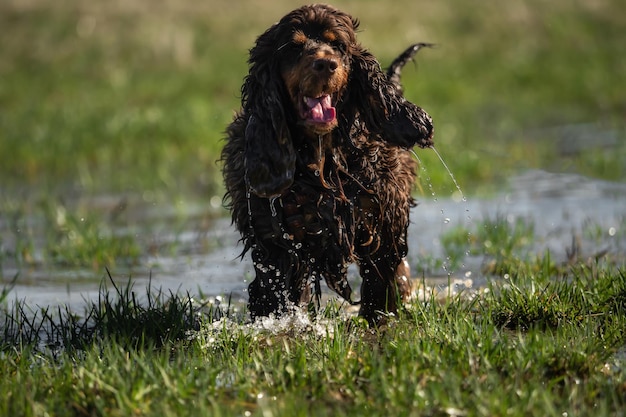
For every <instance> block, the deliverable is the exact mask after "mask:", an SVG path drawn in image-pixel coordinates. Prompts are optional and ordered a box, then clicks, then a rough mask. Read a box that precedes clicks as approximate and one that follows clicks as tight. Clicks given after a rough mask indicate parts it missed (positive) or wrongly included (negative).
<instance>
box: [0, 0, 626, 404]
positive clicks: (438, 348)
mask: <svg viewBox="0 0 626 417" xmlns="http://www.w3.org/2000/svg"><path fill="white" fill-rule="evenodd" d="M335 5H336V6H339V7H340V8H342V9H345V10H346V11H349V12H351V13H353V14H354V15H356V16H358V17H359V18H360V19H361V22H362V30H361V32H360V33H359V38H360V40H361V41H362V43H363V44H364V45H365V46H367V47H368V48H369V49H371V50H372V52H374V53H375V54H376V56H378V57H379V58H380V60H381V62H382V63H383V64H386V63H388V62H390V60H391V59H392V58H393V57H394V56H395V55H396V54H397V53H398V52H400V51H401V50H402V49H403V48H404V47H405V46H406V45H408V44H410V43H412V42H419V41H422V42H433V43H436V44H437V45H438V47H437V48H435V49H428V50H424V51H421V52H420V55H419V56H418V59H417V63H416V66H415V67H411V66H408V67H407V68H406V70H405V73H404V74H405V75H404V78H403V81H404V83H405V90H406V95H407V96H408V98H409V99H411V100H413V101H415V102H416V103H418V104H419V105H421V106H423V107H424V108H425V109H427V110H428V111H429V113H430V114H431V115H432V116H433V118H434V120H435V125H436V138H435V140H436V146H437V149H438V150H439V151H440V152H441V154H442V155H443V157H444V159H445V160H446V162H447V164H448V165H449V166H450V169H451V171H452V173H453V174H454V176H455V178H456V179H457V180H458V182H459V183H460V186H461V188H462V190H463V192H464V193H466V194H468V195H484V194H488V193H491V192H493V191H494V190H497V189H499V188H500V187H502V186H503V185H504V184H505V183H506V179H507V178H508V177H509V176H510V175H511V174H513V173H516V172H519V171H523V170H526V169H528V168H543V169H548V170H553V171H569V172H577V173H581V174H584V175H589V176H593V177H598V178H605V179H610V180H617V181H623V180H624V179H626V171H625V169H626V167H625V165H624V163H623V161H624V160H625V159H626V140H625V139H624V137H625V136H624V134H625V133H624V132H625V128H626V124H625V122H624V111H625V110H626V103H625V102H624V97H626V81H625V80H624V77H623V75H622V74H624V73H626V54H624V53H623V50H624V48H623V34H624V33H626V14H624V13H623V12H622V8H623V6H622V4H621V3H620V2H619V1H617V0H600V1H594V2H584V1H574V2H567V1H564V0H557V1H552V2H544V1H539V0H531V1H528V2H524V3H520V2H493V4H488V3H484V4H474V3H468V2H463V1H461V0H450V1H445V2H430V3H424V2H411V1H397V2H392V3H390V2H381V1H373V0H366V1H359V2H356V1H354V0H342V1H337V2H335ZM293 7H294V5H293V3H289V2H287V1H284V0H278V1H273V2H266V3H259V2H253V1H251V0H243V1H240V2H231V3H228V4H221V3H217V2H208V3H198V2H189V1H179V2H166V3H163V4H159V5H158V7H157V6H155V5H154V4H153V2H149V1H146V0H131V1H127V2H121V3H116V4H113V3H111V4H108V3H107V4H96V3H89V2H78V1H72V0H64V1H59V2H54V3H46V2H43V1H38V0H35V1H30V2H27V3H21V2H12V1H9V2H3V3H1V4H0V27H1V28H2V33H3V36H2V37H0V79H1V80H2V82H0V178H1V179H2V181H1V185H0V228H1V229H0V230H1V231H2V235H1V236H0V278H2V280H3V281H4V282H8V284H6V286H5V287H4V288H3V289H2V291H1V292H0V392H1V393H2V398H3V401H0V415H7V416H18V415H20V416H44V415H51V416H54V415H59V416H61V415H63V416H65V415H71V416H87V415H107V416H116V415H119V416H129V415H137V416H143V415H145V416H174V415H175V416H185V415H190V416H196V415H225V416H226V415H244V416H246V415H263V416H267V415H290V416H292V415H320V416H321V415H415V416H418V415H419V416H466V415H467V416H474V415H476V416H478V415H481V416H482V415H498V416H502V415H510V416H528V415H537V416H546V415H554V416H563V415H568V416H572V415H577V416H605V415H606V416H610V415H620V414H621V413H623V409H624V407H625V406H626V404H625V400H624V398H626V375H625V371H624V369H625V360H626V356H625V348H624V346H625V344H626V343H625V342H626V340H625V337H624V334H626V314H625V312H626V305H625V301H624V300H626V273H625V272H624V266H623V259H612V258H611V257H610V256H611V254H608V255H606V256H605V255H602V254H600V255H598V256H597V257H595V258H594V257H592V258H591V260H590V261H587V260H586V259H577V258H576V256H572V257H571V259H570V262H568V263H566V264H558V265H557V264H555V262H554V261H553V260H552V258H551V255H550V254H549V253H538V254H536V253H530V252H529V251H528V243H529V242H530V241H532V240H533V239H535V238H536V237H535V234H534V232H535V231H534V227H533V225H532V224H531V223H529V222H525V221H522V220H516V221H514V222H509V221H507V219H506V218H504V217H496V218H494V219H486V220H485V222H483V223H480V224H477V225H476V226H475V228H473V229H471V230H470V229H465V228H459V229H455V230H452V231H451V232H449V233H448V234H446V235H444V236H442V244H443V246H444V249H445V251H446V254H445V257H446V260H445V261H444V260H442V259H436V258H434V257H432V258H428V259H424V260H422V261H419V262H423V263H424V264H428V265H430V266H429V268H431V269H435V268H438V267H440V266H441V265H444V264H447V265H448V266H451V267H454V266H455V262H456V265H457V266H458V264H460V263H461V262H462V261H463V258H464V257H465V256H468V255H469V256H484V257H485V259H486V260H487V261H488V262H485V272H486V273H488V274H489V275H496V276H500V277H504V280H500V281H495V282H496V283H494V284H493V285H491V286H490V287H488V288H487V289H484V290H483V291H480V292H478V293H476V294H472V295H471V296H470V297H465V296H464V295H462V296H459V297H457V298H452V299H450V298H447V299H444V300H443V301H442V300H440V299H439V298H437V299H435V298H433V299H429V300H426V302H424V303H415V304H414V305H412V306H409V307H407V309H406V311H402V312H401V313H400V314H399V315H398V317H397V318H396V319H394V320H391V321H390V322H389V324H388V325H387V326H386V327H384V328H378V329H369V328H367V326H366V325H365V324H364V323H363V322H362V321H360V320H358V319H356V318H354V317H351V316H349V315H347V314H346V313H345V312H344V311H343V310H342V309H341V308H340V307H339V306H336V305H331V306H329V307H328V308H327V309H326V310H325V311H323V312H321V314H320V315H319V316H318V318H317V319H311V318H309V317H308V316H306V315H301V314H295V315H293V316H290V318H289V319H288V320H286V321H278V320H273V321H271V320H270V321H268V322H266V323H264V324H263V323H260V324H259V323H258V324H255V325H252V324H249V323H246V322H245V321H244V320H243V318H242V317H243V315H242V313H241V312H240V311H239V308H240V306H230V305H226V306H223V305H222V306H216V305H215V304H214V303H210V302H209V301H205V300H203V297H202V296H199V297H197V298H195V299H194V298H193V297H191V296H190V295H189V294H187V295H178V294H164V293H162V292H160V291H158V290H154V289H150V288H148V289H147V290H146V291H145V293H144V292H142V291H139V292H137V291H136V290H135V289H134V288H133V287H132V285H131V284H130V283H129V284H128V285H127V286H116V285H115V284H113V282H112V281H111V283H108V281H107V285H104V284H103V287H102V290H101V295H100V299H99V300H98V301H97V302H95V303H93V304H87V305H86V306H85V310H84V312H77V311H73V310H70V309H69V308H64V307H61V308H57V309H54V308H52V307H43V308H42V307H33V306H29V305H26V304H24V303H23V302H19V301H18V302H15V303H12V304H10V303H9V300H10V296H11V292H10V289H11V285H12V284H11V283H16V282H17V280H18V279H19V274H17V275H11V276H5V274H4V268H3V266H4V265H11V269H17V270H24V269H26V268H52V269H53V268H56V267H61V268H73V267H78V268H84V267H91V268H93V269H94V270H102V267H103V265H111V266H113V265H116V266H126V265H134V264H135V263H136V262H140V261H141V256H143V255H144V254H146V253H149V252H150V251H151V250H152V249H151V248H149V247H148V245H147V244H146V243H145V242H142V241H141V240H140V239H138V238H137V235H138V233H136V232H138V231H139V230H140V229H134V228H135V227H137V228H140V227H143V226H145V225H143V224H136V223H141V221H140V220H136V222H135V223H130V224H128V223H127V224H124V223H123V222H124V221H129V220H125V216H124V215H122V216H121V217H120V210H121V211H122V212H123V210H124V202H125V201H126V197H127V196H130V201H131V202H132V201H133V198H136V199H139V200H141V201H142V202H143V203H144V204H155V205H161V204H165V202H170V201H173V200H178V199H180V200H181V201H182V200H190V199H202V200H203V201H205V202H208V200H209V199H210V198H211V197H214V196H215V195H218V196H219V195H221V193H222V191H221V189H222V186H221V179H220V175H219V166H218V165H217V164H216V162H215V161H216V159H217V158H218V155H219V151H220V148H221V141H220V140H221V137H222V132H223V131H224V129H225V126H226V125H227V124H228V123H229V121H230V120H231V118H232V115H233V113H234V111H235V110H236V109H237V107H238V106H239V102H238V101H239V100H238V96H239V91H240V86H241V82H242V79H243V77H244V76H245V74H246V71H247V70H246V58H247V56H246V55H247V50H248V48H250V47H251V45H252V43H253V41H254V39H255V37H256V36H258V34H260V33H261V32H262V31H263V30H264V29H266V28H267V27H268V26H269V25H270V24H271V23H273V22H274V21H276V20H277V19H278V18H279V17H281V16H282V15H283V14H284V13H285V12H287V11H288V10H291V9H292V8H293ZM418 153H419V157H420V160H421V161H422V162H423V165H424V167H425V169H426V171H422V173H423V176H424V178H423V181H422V182H423V184H422V189H423V190H425V192H426V193H428V192H429V191H435V192H436V195H437V196H445V195H447V194H448V192H449V193H453V192H456V191H457V190H456V187H455V185H454V184H453V182H452V181H451V180H450V178H449V177H448V173H447V172H446V170H445V169H444V168H443V167H442V166H441V164H440V162H439V161H438V159H437V157H436V156H435V155H434V153H432V152H429V151H427V150H426V151H418ZM431 187H432V189H431ZM103 195H104V196H108V195H113V196H115V197H113V198H112V199H111V200H114V201H116V203H115V204H113V205H112V206H111V207H108V206H105V207H104V208H103V207H94V206H93V205H90V204H85V203H84V201H83V200H82V198H84V197H94V196H103ZM131 220H132V219H131ZM168 221H169V219H168ZM172 222H173V225H172ZM172 222H170V223H168V227H169V229H168V230H169V231H171V229H172V228H174V229H177V228H178V227H180V222H181V220H180V219H177V218H174V219H173V221H172ZM120 224H121V225H123V226H129V227H127V228H126V229H125V230H126V231H125V233H124V234H120V233H118V232H113V230H118V231H119V230H121V229H122V228H120V227H117V226H120ZM583 226H584V227H583V233H584V235H585V238H587V239H591V240H595V241H597V242H598V245H599V246H600V243H602V242H603V240H604V239H606V233H607V232H606V231H604V230H602V229H601V228H599V227H598V226H597V225H594V224H586V225H583ZM622 226H623V225H617V226H616V229H614V230H613V233H614V235H615V236H618V235H620V234H622V235H621V236H623V230H624V227H622ZM174 233H175V232H174ZM609 233H611V232H609ZM611 236H613V235H611ZM160 249H163V250H168V249H167V248H160ZM160 249H156V250H160ZM572 254H573V255H575V254H576V251H574V248H573V247H572ZM14 266H16V267H15V268H13V267H14ZM422 269H427V268H422ZM235 279H236V278H235ZM111 286H112V287H111ZM433 297H434V296H433Z"/></svg>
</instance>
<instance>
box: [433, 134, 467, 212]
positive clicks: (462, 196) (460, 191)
mask: <svg viewBox="0 0 626 417" xmlns="http://www.w3.org/2000/svg"><path fill="white" fill-rule="evenodd" d="M430 149H432V150H433V152H435V155H437V158H439V160H440V161H441V164H442V165H443V167H444V168H445V169H446V171H448V175H450V178H451V179H452V182H453V183H454V186H455V187H456V189H457V190H458V191H459V193H460V195H461V198H462V200H463V201H464V202H466V201H467V198H466V197H465V194H463V190H461V186H460V185H459V183H458V182H457V180H456V178H454V174H453V173H452V171H450V168H449V167H448V164H446V161H444V160H443V157H442V156H441V154H440V153H439V152H438V151H437V149H435V147H434V146H431V147H430Z"/></svg>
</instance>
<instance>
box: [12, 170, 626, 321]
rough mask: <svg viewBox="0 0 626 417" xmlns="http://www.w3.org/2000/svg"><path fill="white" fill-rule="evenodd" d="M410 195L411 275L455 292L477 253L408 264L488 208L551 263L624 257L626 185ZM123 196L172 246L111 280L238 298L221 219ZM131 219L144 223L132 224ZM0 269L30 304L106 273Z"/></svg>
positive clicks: (537, 183) (472, 281) (141, 289)
mask: <svg viewBox="0 0 626 417" xmlns="http://www.w3.org/2000/svg"><path fill="white" fill-rule="evenodd" d="M418 199H419V200H420V204H419V205H418V207H416V208H415V209H414V212H413V213H412V217H411V219H412V224H411V226H410V230H409V238H410V239H411V240H410V246H409V247H410V251H409V256H408V259H409V262H410V264H411V266H412V269H413V275H414V277H416V278H417V279H418V280H419V281H420V282H421V281H422V280H423V282H425V283H426V285H428V286H431V287H433V288H439V289H445V290H446V291H450V292H453V293H454V292H458V291H462V290H468V289H470V290H471V289H476V288H479V287H481V286H483V285H484V284H485V282H486V279H487V278H486V277H484V276H482V275H481V274H482V272H481V270H482V263H483V262H484V261H485V259H484V258H483V257H476V256H472V257H467V258H466V259H465V261H464V263H463V266H462V267H459V268H457V269H455V270H450V269H449V268H448V269H445V268H439V269H434V270H429V271H419V270H416V267H415V266H414V265H418V264H419V260H420V259H423V258H433V259H444V258H445V256H444V251H443V247H442V243H441V236H442V234H445V233H446V232H448V231H450V230H452V228H454V227H458V226H463V227H465V228H468V229H470V230H474V229H475V227H476V226H475V225H476V223H479V222H481V220H482V219H485V218H492V219H493V218H495V217H496V216H504V217H505V218H506V219H507V220H508V221H510V222H514V221H515V220H516V219H518V218H522V219H525V220H529V221H531V222H532V223H533V224H534V229H535V238H534V242H533V243H532V248H531V249H530V250H531V251H532V252H535V253H543V252H545V251H546V250H549V251H550V252H551V256H552V259H553V261H554V262H557V263H558V262H564V261H566V259H567V252H566V250H567V248H568V247H570V246H571V243H572V236H576V237H577V238H579V242H580V248H581V249H582V254H583V255H591V254H593V253H598V252H601V251H606V252H607V253H610V254H612V255H615V256H616V257H617V258H618V259H624V258H626V256H625V255H626V230H624V229H625V228H626V184H621V183H612V182H606V181H597V180H592V179H588V178H584V177H581V176H578V175H571V174H551V173H547V172H544V171H529V172H526V173H524V174H523V175H520V176H518V177H516V178H513V179H512V180H511V182H510V185H509V189H508V191H507V192H505V193H502V194H499V195H497V196H496V197H494V198H491V199H488V200H479V199H473V198H467V199H463V198H461V196H459V198H443V196H437V199H436V201H433V200H430V201H429V200H428V199H427V197H426V196H421V197H418ZM107 201H108V200H107V199H106V198H103V199H102V201H99V202H98V204H101V205H102V206H107V204H109V205H110V202H107ZM94 204H96V203H94ZM127 204H128V209H127V210H128V214H127V216H126V220H125V224H124V225H123V226H120V230H119V231H120V232H123V231H124V228H127V229H129V230H131V231H132V233H135V236H136V238H137V239H138V240H139V241H140V244H141V245H142V247H143V248H145V247H147V246H149V245H157V246H158V245H167V244H170V243H172V242H175V245H173V246H172V248H173V249H172V250H169V251H167V250H166V251H154V252H155V253H158V255H151V256H146V257H144V258H142V259H141V260H140V262H139V264H138V265H137V266H133V267H132V268H128V267H119V268H118V267H115V268H111V270H110V272H111V275H112V277H113V279H114V280H115V282H116V283H121V284H125V283H127V282H128V280H129V278H130V279H132V282H133V285H134V289H135V291H136V292H137V293H138V294H142V293H145V288H147V286H148V285H149V283H150V285H151V288H153V289H158V288H160V289H161V290H163V291H164V292H165V293H168V292H170V291H171V292H174V293H176V292H178V293H179V294H180V293H186V292H189V293H190V294H191V295H194V296H196V295H198V294H199V293H202V294H203V295H204V296H206V297H216V296H223V295H225V296H231V299H232V301H233V302H234V303H242V304H243V303H245V300H246V298H247V295H246V287H247V285H248V281H249V280H250V279H251V277H252V271H253V268H252V264H251V262H250V260H249V258H248V257H246V258H245V259H244V260H243V261H241V260H240V259H239V258H238V256H239V253H240V251H241V246H240V245H238V239H239V236H238V234H237V233H236V232H235V231H234V228H233V227H232V226H231V224H230V220H229V219H228V218H225V217H224V218H217V219H211V220H210V222H207V220H206V212H207V211H208V210H209V208H207V207H204V206H203V205H202V204H198V203H188V204H178V205H177V206H176V207H158V206H155V205H154V204H150V205H146V204H145V203H143V204H141V203H140V202H133V201H128V202H127ZM174 218H175V219H177V220H173V219H174ZM135 222H136V223H137V224H141V225H142V226H141V227H138V228H137V227H134V223H135ZM173 225H176V227H174V226H173ZM589 225H592V226H593V229H594V230H596V231H597V233H596V235H595V236H587V235H588V233H585V230H584V228H585V227H589ZM7 230H8V225H7V222H6V221H5V222H3V221H2V219H0V233H2V234H3V235H5V234H6V233H5V232H6V231H7ZM175 230H176V231H175ZM0 243H1V244H2V245H4V248H2V250H3V251H7V250H10V249H11V248H7V245H10V244H11V242H10V241H8V240H6V239H5V240H4V241H1V242H0ZM7 258H8V257H7ZM444 266H445V265H444ZM1 267H2V270H1V271H0V272H1V274H2V275H1V276H3V277H4V278H3V280H4V282H5V284H6V283H8V282H10V280H11V279H12V278H13V277H14V276H16V275H18V279H17V281H16V284H15V286H14V288H13V289H12V290H11V292H10V293H9V295H8V300H16V299H17V300H24V301H25V302H26V305H28V306H30V307H31V308H35V307H36V306H42V307H43V306H54V305H69V306H70V308H73V309H78V310H82V308H83V306H84V305H85V301H86V300H97V298H98V293H99V288H100V285H101V283H102V282H106V279H107V272H106V271H105V270H104V269H103V270H101V271H93V270H90V269H67V268H66V269H63V268H51V267H49V266H32V267H30V266H29V267H26V268H20V267H19V266H18V265H15V264H11V262H10V259H3V263H2V265H1ZM349 271H350V275H351V283H352V285H353V288H355V289H358V287H359V284H358V283H359V278H358V276H357V272H356V268H354V267H352V268H351V269H350V270H349ZM109 288H111V286H110V285H109ZM356 296H358V294H357V295H356Z"/></svg>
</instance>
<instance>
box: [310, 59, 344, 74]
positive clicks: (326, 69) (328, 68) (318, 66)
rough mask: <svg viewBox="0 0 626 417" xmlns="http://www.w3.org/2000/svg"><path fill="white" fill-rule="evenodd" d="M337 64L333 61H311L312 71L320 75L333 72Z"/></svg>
mask: <svg viewBox="0 0 626 417" xmlns="http://www.w3.org/2000/svg"><path fill="white" fill-rule="evenodd" d="M338 66H339V64H338V63H337V61H335V60H334V59H328V58H320V59H316V60H315V61H313V71H315V72H320V73H330V74H332V73H333V72H335V70H336V69H337V67H338Z"/></svg>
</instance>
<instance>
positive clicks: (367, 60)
mask: <svg viewBox="0 0 626 417" xmlns="http://www.w3.org/2000/svg"><path fill="white" fill-rule="evenodd" d="M398 87H399V86H398V85H396V84H395V83H394V82H393V81H391V80H390V79H389V78H388V76H387V75H386V74H385V73H384V72H383V71H382V69H381V67H380V64H379V63H378V61H377V60H376V58H374V56H373V55H372V54H370V53H369V52H368V51H366V50H365V49H363V48H361V47H360V46H357V47H356V48H354V51H353V53H352V71H351V78H350V85H349V89H348V90H349V92H350V93H349V94H350V102H351V103H353V104H354V105H355V106H356V107H357V109H358V112H359V117H360V118H361V119H362V120H363V121H364V122H365V124H366V125H367V128H368V129H369V130H370V131H372V132H374V133H377V134H379V135H380V136H381V138H382V139H383V140H385V141H387V142H389V143H392V144H395V145H398V146H402V147H404V148H410V147H413V146H415V145H418V146H420V147H428V146H432V144H433V142H432V136H433V124H432V119H431V117H430V116H429V115H428V113H426V112H425V111H424V110H422V109H421V108H420V107H418V106H416V105H415V104H413V103H411V102H410V101H407V100H406V99H405V98H404V97H403V96H402V92H401V91H400V89H399V88H398Z"/></svg>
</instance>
